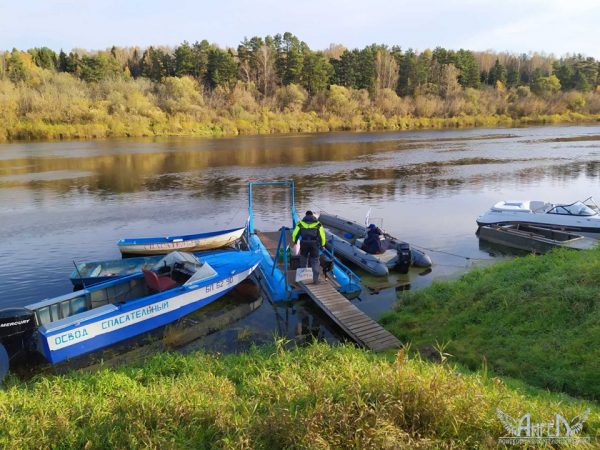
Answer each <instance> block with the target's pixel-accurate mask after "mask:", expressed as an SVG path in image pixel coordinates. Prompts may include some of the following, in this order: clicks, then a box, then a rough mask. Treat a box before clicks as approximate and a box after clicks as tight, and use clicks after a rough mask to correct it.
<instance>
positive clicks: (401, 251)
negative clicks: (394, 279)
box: [396, 242, 412, 273]
mask: <svg viewBox="0 0 600 450" xmlns="http://www.w3.org/2000/svg"><path fill="white" fill-rule="evenodd" d="M397 252H398V262H397V263H396V270H397V271H398V272H400V273H408V269H409V268H410V263H411V259H412V258H411V254H410V245H409V244H407V243H406V242H403V243H402V244H400V245H398V249H397Z"/></svg>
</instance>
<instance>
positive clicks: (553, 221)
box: [477, 197, 600, 238]
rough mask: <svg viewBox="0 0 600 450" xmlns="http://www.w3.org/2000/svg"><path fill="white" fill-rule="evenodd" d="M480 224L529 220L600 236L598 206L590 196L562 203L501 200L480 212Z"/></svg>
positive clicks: (538, 224) (587, 234)
mask: <svg viewBox="0 0 600 450" xmlns="http://www.w3.org/2000/svg"><path fill="white" fill-rule="evenodd" d="M477 224H478V225H479V226H480V227H481V226H484V225H507V224H527V225H533V226H538V227H544V228H551V229H556V230H563V231H573V232H577V233H579V234H583V235H586V236H592V237H596V238H600V214H599V209H598V206H597V205H596V204H595V202H594V201H593V200H592V198H591V197H590V198H587V199H585V200H584V201H576V202H573V203H561V204H555V203H549V202H544V201H539V200H518V201H501V202H498V203H496V204H495V205H494V206H493V207H492V208H490V209H489V210H488V211H486V212H485V213H483V214H482V215H480V216H479V217H478V218H477Z"/></svg>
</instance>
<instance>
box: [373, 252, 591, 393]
mask: <svg viewBox="0 0 600 450" xmlns="http://www.w3.org/2000/svg"><path fill="white" fill-rule="evenodd" d="M383 323H384V324H385V326H386V327H387V328H388V329H389V330H390V331H392V332H393V333H394V334H396V336H398V337H399V338H400V339H402V340H403V341H410V342H412V348H413V349H420V348H423V347H427V346H431V345H434V346H435V345H440V344H441V345H443V346H446V347H445V348H446V352H448V353H450V354H452V355H454V358H455V360H457V361H459V362H461V363H463V364H465V365H466V366H468V367H470V368H472V369H476V368H480V367H481V366H482V365H484V364H487V365H488V366H489V367H490V368H492V369H493V370H494V371H495V372H496V373H498V374H503V375H509V376H512V377H516V378H520V379H522V380H525V381H526V382H527V383H529V384H532V385H535V386H539V387H544V388H549V389H552V390H556V391H564V392H569V393H571V394H575V395H580V396H586V397H589V398H594V399H599V398H600V371H599V370H598V368H599V361H600V346H599V345H598V344H599V343H600V250H598V249H596V250H589V251H581V252H574V251H568V250H561V251H554V252H552V253H550V254H547V255H544V256H527V257H524V258H518V259H515V260H513V261H510V262H506V263H500V264H497V265H495V266H493V267H489V268H486V269H480V270H475V271H473V272H470V273H468V274H466V275H465V276H463V277H462V279H460V280H457V281H453V282H445V283H435V284H434V285H433V286H431V287H429V288H427V289H423V290H421V291H418V292H411V293H407V294H406V295H402V296H401V298H400V301H399V304H398V305H397V308H396V310H395V311H393V312H391V313H388V314H387V316H386V317H384V319H383Z"/></svg>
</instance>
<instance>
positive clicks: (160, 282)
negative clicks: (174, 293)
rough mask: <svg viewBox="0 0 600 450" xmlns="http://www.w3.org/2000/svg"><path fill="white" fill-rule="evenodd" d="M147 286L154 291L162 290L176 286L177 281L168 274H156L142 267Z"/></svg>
mask: <svg viewBox="0 0 600 450" xmlns="http://www.w3.org/2000/svg"><path fill="white" fill-rule="evenodd" d="M142 272H144V279H145V280H146V284H147V285H148V287H149V288H150V289H151V290H153V291H154V292H163V291H166V290H168V289H172V288H174V287H175V286H177V282H176V281H175V280H173V279H172V278H171V277H170V276H168V275H161V276H158V275H157V274H156V272H153V271H151V270H146V269H142Z"/></svg>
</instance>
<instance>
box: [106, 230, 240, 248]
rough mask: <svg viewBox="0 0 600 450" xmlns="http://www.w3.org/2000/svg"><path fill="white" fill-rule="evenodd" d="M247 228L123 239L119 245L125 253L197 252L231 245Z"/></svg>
mask: <svg viewBox="0 0 600 450" xmlns="http://www.w3.org/2000/svg"><path fill="white" fill-rule="evenodd" d="M244 230H245V228H243V227H242V228H235V229H232V230H223V231H216V232H213V233H204V234H196V235H188V236H167V237H159V238H138V239H121V240H120V241H119V242H118V243H117V245H118V246H119V250H120V251H121V253H122V254H123V255H164V254H166V253H169V252H171V251H174V250H181V251H187V252H197V251H203V250H213V249H217V248H221V247H225V246H227V245H231V244H233V243H234V242H236V241H237V240H239V239H240V238H241V237H242V235H243V234H244Z"/></svg>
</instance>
